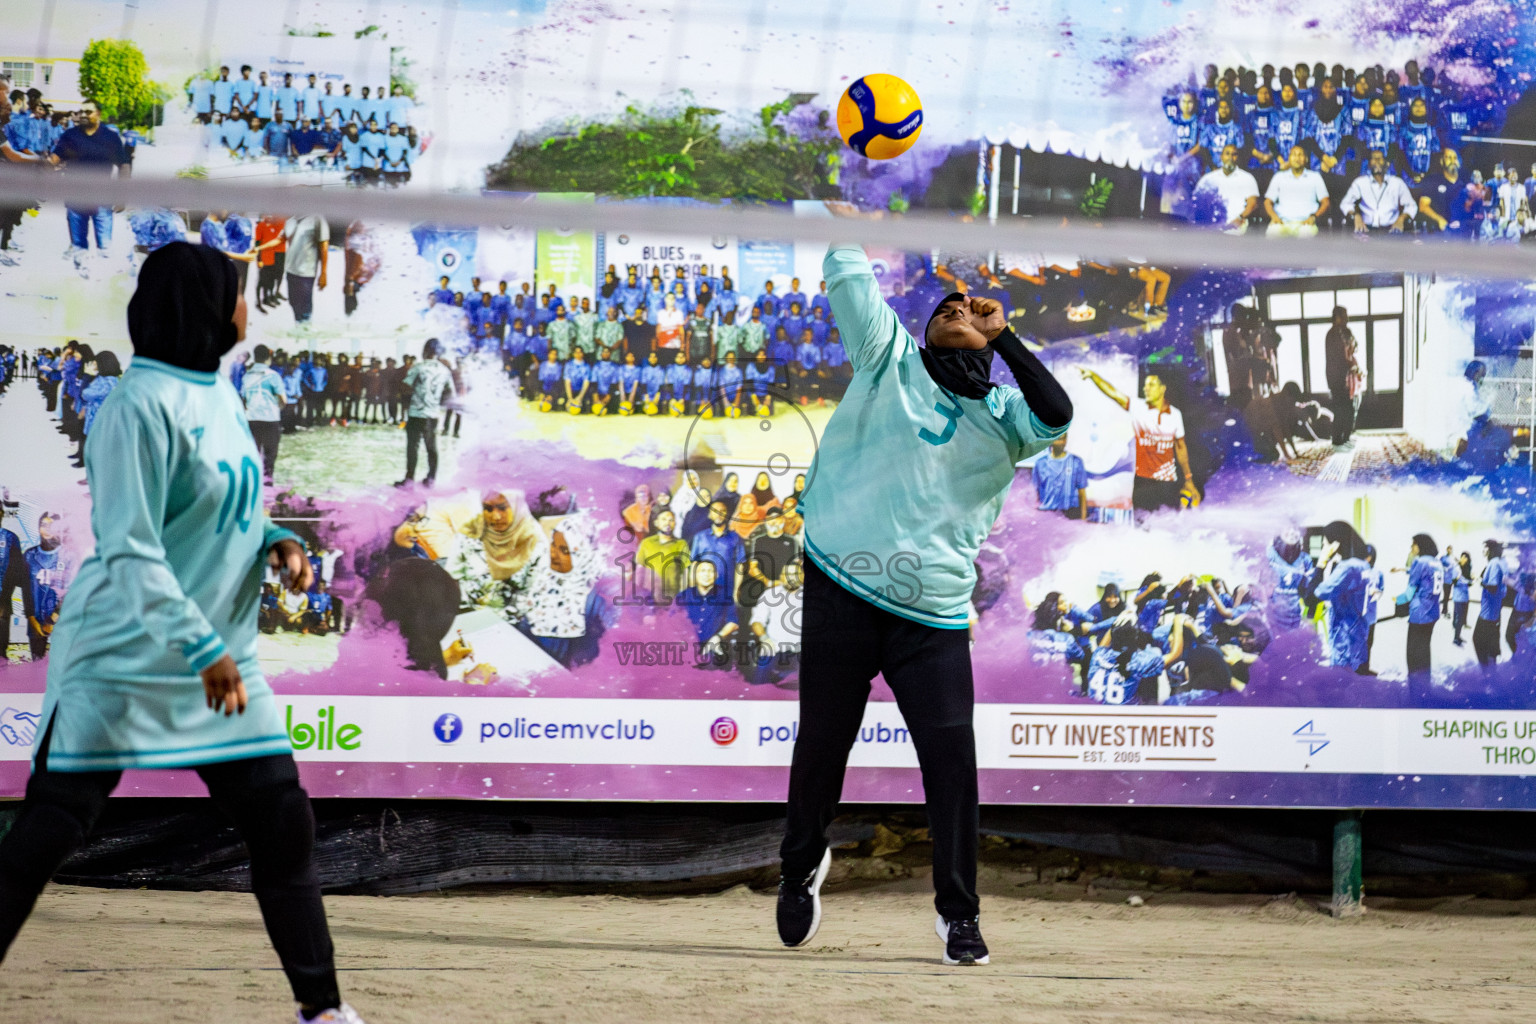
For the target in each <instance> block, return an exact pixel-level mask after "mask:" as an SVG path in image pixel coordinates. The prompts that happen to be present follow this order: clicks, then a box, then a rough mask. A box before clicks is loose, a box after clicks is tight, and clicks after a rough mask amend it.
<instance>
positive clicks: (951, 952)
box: [933, 914, 988, 967]
mask: <svg viewBox="0 0 1536 1024" xmlns="http://www.w3.org/2000/svg"><path fill="white" fill-rule="evenodd" d="M933 930H934V932H935V933H936V934H937V935H938V936H939V939H940V940H941V941H942V942H943V943H944V962H945V963H946V964H948V965H950V966H951V967H956V966H959V967H974V966H976V965H978V964H984V963H986V962H987V960H988V957H987V943H986V940H985V939H983V938H982V937H981V919H980V918H978V917H972V918H969V919H967V920H964V921H946V920H944V916H943V915H942V914H940V915H939V916H938V917H937V918H935V919H934V922H933Z"/></svg>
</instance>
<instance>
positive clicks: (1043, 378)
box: [973, 300, 1072, 441]
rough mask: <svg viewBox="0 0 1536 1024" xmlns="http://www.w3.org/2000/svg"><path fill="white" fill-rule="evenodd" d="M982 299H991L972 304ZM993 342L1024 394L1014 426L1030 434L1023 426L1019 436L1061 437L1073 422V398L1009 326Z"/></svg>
mask: <svg viewBox="0 0 1536 1024" xmlns="http://www.w3.org/2000/svg"><path fill="white" fill-rule="evenodd" d="M980 301H990V300H974V301H973V305H974V304H975V302H980ZM991 345H992V349H993V351H995V352H996V353H997V354H998V355H999V356H1001V357H1002V359H1003V362H1004V363H1005V364H1006V365H1007V366H1008V369H1009V371H1010V372H1011V373H1012V374H1013V379H1014V380H1015V381H1016V382H1018V385H1019V391H1020V392H1021V393H1022V395H1023V396H1024V403H1025V406H1026V407H1027V408H1026V409H1022V410H1017V412H1018V415H1017V416H1016V417H1015V420H1016V422H1015V425H1016V426H1021V427H1027V428H1028V431H1029V433H1025V431H1024V430H1022V429H1021V430H1020V431H1019V436H1021V437H1024V438H1028V437H1030V436H1031V435H1033V436H1034V437H1035V438H1037V439H1039V440H1043V441H1050V440H1052V439H1054V438H1057V437H1060V436H1061V434H1062V432H1063V431H1065V430H1066V429H1067V426H1068V424H1070V423H1071V422H1072V399H1070V398H1068V397H1067V392H1066V389H1064V388H1063V387H1062V386H1061V384H1060V383H1059V382H1058V381H1057V380H1056V378H1055V377H1054V376H1052V375H1051V371H1050V370H1047V369H1046V368H1045V364H1044V363H1042V362H1041V361H1040V359H1039V357H1038V356H1036V355H1035V354H1034V353H1033V352H1031V351H1030V350H1029V349H1027V348H1025V347H1024V343H1023V342H1022V341H1020V340H1019V338H1018V335H1016V334H1014V333H1013V331H1012V330H1010V329H1009V328H1007V327H1004V328H1003V329H1002V331H1001V332H999V333H998V335H997V336H996V337H994V338H992V340H991ZM1025 420H1027V421H1028V422H1027V423H1026V422H1024V421H1025Z"/></svg>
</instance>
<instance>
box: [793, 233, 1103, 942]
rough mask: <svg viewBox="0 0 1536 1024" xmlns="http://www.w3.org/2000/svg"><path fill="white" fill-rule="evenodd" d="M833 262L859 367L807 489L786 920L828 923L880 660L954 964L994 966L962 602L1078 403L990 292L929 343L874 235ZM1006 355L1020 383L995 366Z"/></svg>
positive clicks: (799, 938)
mask: <svg viewBox="0 0 1536 1024" xmlns="http://www.w3.org/2000/svg"><path fill="white" fill-rule="evenodd" d="M823 269H824V271H825V273H824V274H823V275H822V276H823V277H824V278H825V279H826V282H827V294H828V297H829V300H830V302H831V306H832V312H833V313H834V314H835V315H836V319H837V323H838V326H839V327H840V328H841V329H842V332H843V338H844V344H845V345H846V347H847V352H848V358H849V361H850V362H851V363H852V364H853V367H854V374H853V379H852V380H851V381H850V382H849V384H848V390H847V392H846V393H845V394H844V396H843V398H842V401H841V402H840V403H839V404H838V407H837V411H836V412H835V413H833V414H832V418H831V420H830V421H829V422H828V423H827V426H826V428H825V431H824V432H823V435H822V440H821V445H820V447H819V448H818V450H817V452H816V457H815V461H814V462H813V463H812V467H811V472H810V474H809V477H810V479H809V482H808V483H807V484H806V488H805V493H804V500H803V502H802V505H803V509H804V514H805V529H804V544H805V601H804V616H803V627H802V630H801V637H802V645H801V651H800V722H799V735H798V737H797V739H796V742H795V752H794V760H793V763H792V766H791V768H790V775H789V817H788V824H787V829H786V832H785V836H784V843H783V845H782V847H781V848H780V855H781V856H782V858H783V875H782V880H781V881H780V883H779V902H778V926H779V937H780V939H781V940H782V941H783V942H784V944H785V945H787V946H801V945H804V944H805V943H806V942H809V941H810V939H811V937H812V936H813V935H815V933H816V929H817V926H818V925H819V923H820V919H821V904H820V898H819V890H820V887H821V883H822V881H823V880H824V879H825V877H826V871H827V867H828V865H829V863H830V851H829V850H828V848H827V837H826V829H827V825H828V824H829V823H830V822H831V820H832V818H833V816H834V815H835V814H836V813H837V802H838V799H839V798H840V796H841V794H842V785H843V774H844V770H845V768H846V766H847V763H848V754H849V751H850V750H851V749H852V747H853V742H854V740H855V738H856V737H857V736H858V731H859V725H860V723H861V722H862V720H863V717H864V705H865V702H866V701H867V700H868V698H869V686H870V681H871V680H873V679H874V677H875V675H876V674H877V673H879V674H881V675H883V676H884V677H885V680H886V682H887V683H888V684H889V685H890V687H891V690H892V692H893V693H894V694H895V696H896V702H897V706H898V707H900V709H901V714H902V717H903V718H905V719H906V722H907V727H908V729H909V730H910V734H911V737H912V744H913V746H914V747H915V748H916V751H917V758H918V763H919V764H920V765H921V766H922V773H923V791H924V795H925V797H926V800H927V804H928V821H929V826H930V828H931V831H932V835H933V882H934V889H935V896H936V898H935V900H934V905H935V907H936V908H937V909H938V912H939V917H938V920H937V922H936V924H935V928H936V930H937V931H938V933H939V937H940V939H941V940H942V941H944V943H945V951H944V962H945V963H947V964H984V963H986V962H987V947H986V943H985V942H983V941H982V938H981V931H980V928H979V925H978V920H977V918H978V914H979V907H980V904H979V901H978V900H977V897H976V833H977V827H978V809H977V801H978V796H977V780H976V739H975V736H974V734H973V730H972V724H971V723H972V716H973V713H974V702H975V695H974V687H973V685H972V678H971V657H970V646H969V636H968V630H967V626H968V618H969V617H968V614H967V612H968V609H969V603H970V597H971V591H972V590H973V589H975V586H976V569H975V561H976V556H977V553H978V552H979V551H980V549H981V543H982V541H983V540H985V539H986V536H987V533H988V532H989V531H990V530H991V528H992V525H993V524H994V522H995V521H996V520H997V516H998V513H999V512H1000V511H1001V510H1002V506H1003V500H1004V498H1006V497H1007V495H1008V489H1009V487H1010V486H1011V485H1012V483H1013V477H1014V466H1015V465H1016V464H1017V463H1018V462H1019V461H1020V460H1022V459H1024V458H1027V457H1028V456H1030V455H1033V454H1034V453H1036V452H1039V451H1041V450H1043V449H1044V448H1045V447H1046V446H1048V445H1049V444H1050V443H1051V441H1052V439H1053V438H1055V437H1057V436H1059V435H1061V434H1062V433H1064V432H1065V431H1066V429H1067V426H1068V424H1069V422H1070V421H1071V419H1072V403H1071V401H1070V400H1069V399H1068V398H1067V395H1066V392H1065V391H1063V390H1062V388H1061V385H1060V384H1058V383H1057V382H1056V380H1055V379H1054V378H1053V377H1052V376H1051V375H1050V373H1049V371H1047V370H1046V368H1045V367H1044V366H1043V365H1041V363H1040V361H1039V360H1038V359H1036V358H1035V357H1034V355H1032V354H1031V353H1030V352H1029V350H1028V349H1026V348H1025V347H1024V345H1023V343H1022V342H1020V341H1019V339H1018V338H1017V337H1015V336H1014V334H1013V332H1012V331H1010V330H1008V329H1007V327H1006V326H1005V324H1004V320H1003V309H1002V306H1001V305H1000V304H999V303H997V302H996V301H994V300H990V299H967V298H966V297H965V296H964V295H962V294H960V293H958V292H956V293H954V294H951V295H948V296H946V297H945V298H944V300H943V301H942V302H940V303H939V305H938V308H937V309H935V310H934V313H933V316H932V317H931V318H930V319H929V321H928V326H927V328H926V330H925V331H924V334H925V340H926V342H927V344H926V346H925V347H923V348H918V345H917V342H916V341H915V340H914V339H913V338H912V336H911V335H910V334H908V333H907V332H906V330H905V329H904V328H903V327H902V325H901V321H900V320H899V319H898V317H897V315H896V312H895V310H893V309H892V308H891V307H890V306H889V305H888V304H887V303H886V301H885V300H884V298H882V296H881V294H880V286H879V284H878V283H876V281H875V275H874V272H873V271H872V270H871V269H870V264H869V259H868V257H867V256H865V254H864V252H863V250H861V249H860V248H858V247H857V246H839V245H835V246H833V247H832V248H831V249H830V250H829V251H828V252H827V256H826V260H825V261H824V263H823ZM994 353H996V354H998V355H1001V356H1002V357H1003V362H1004V363H1006V364H1007V366H1008V368H1009V369H1010V370H1011V371H1012V372H1013V376H1014V379H1015V380H1016V381H1017V382H1018V385H1019V386H1018V387H1004V386H1000V385H995V384H993V383H992V382H991V380H990V376H991V370H992V356H993V354H994Z"/></svg>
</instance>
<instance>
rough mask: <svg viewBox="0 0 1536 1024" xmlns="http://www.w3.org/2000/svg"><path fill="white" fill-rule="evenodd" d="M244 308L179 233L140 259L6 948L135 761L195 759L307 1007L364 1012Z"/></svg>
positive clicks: (37, 762)
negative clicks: (327, 880) (272, 582)
mask: <svg viewBox="0 0 1536 1024" xmlns="http://www.w3.org/2000/svg"><path fill="white" fill-rule="evenodd" d="M245 317H246V310H245V300H244V298H243V297H241V296H240V294H239V291H238V287H237V276H236V273H235V265H234V264H233V263H232V262H230V260H229V259H228V258H226V257H225V255H224V254H223V253H221V252H219V251H218V250H216V249H211V248H208V247H206V246H202V245H190V244H188V243H186V242H173V243H171V244H170V245H167V246H164V247H163V248H161V249H157V250H156V251H155V252H154V253H152V254H151V255H150V256H149V258H148V259H146V260H145V261H144V265H143V267H142V268H141V269H140V271H139V282H138V289H137V290H136V291H135V293H134V296H133V299H132V300H131V301H130V302H129V304H128V333H129V335H130V337H131V338H132V340H133V350H134V358H133V362H132V363H131V364H130V365H129V368H128V372H127V373H125V374H123V377H122V382H121V383H120V384H119V385H118V386H117V388H116V389H115V390H114V391H113V392H112V394H111V395H110V396H109V397H108V398H107V399H106V401H104V402H103V403H102V406H101V410H100V412H98V413H97V416H96V422H95V424H94V426H93V429H92V430H91V433H90V436H89V437H88V439H87V441H86V446H85V469H86V476H87V478H88V481H89V483H90V490H91V494H92V495H94V496H95V497H96V499H97V500H96V502H95V507H94V510H93V513H92V516H91V525H92V529H93V532H94V533H95V538H96V549H95V553H94V554H92V555H91V557H90V558H88V559H87V560H86V561H85V563H84V564H83V565H82V566H81V567H80V573H79V575H78V576H77V577H76V579H75V582H74V585H73V586H72V587H71V588H70V593H69V595H68V596H67V597H66V598H65V599H64V605H63V608H62V610H61V613H60V618H59V622H58V625H57V626H56V627H55V628H54V634H53V654H52V657H51V658H50V659H49V663H48V687H47V693H46V695H45V696H44V699H43V716H42V722H43V728H42V731H41V733H40V734H39V737H38V739H37V740H36V742H35V745H34V749H33V765H32V777H31V779H30V780H29V781H28V783H27V795H26V800H25V801H24V802H23V803H22V806H21V813H20V815H19V816H18V818H17V819H16V824H15V825H14V826H13V827H12V828H11V830H10V832H9V833H8V834H7V835H6V837H5V841H4V842H3V843H0V957H3V956H4V953H5V951H6V950H7V949H8V948H9V947H10V945H11V942H12V940H14V939H15V937H16V933H17V932H18V931H20V929H21V926H22V924H23V923H24V922H25V921H26V919H27V916H28V915H29V914H30V913H31V911H32V907H33V904H34V903H35V902H36V901H37V897H38V894H39V893H41V892H42V890H43V887H44V886H45V885H46V884H47V882H48V880H49V879H50V878H51V877H53V873H54V872H55V871H56V870H57V869H58V868H59V866H60V865H61V864H63V863H64V861H65V860H66V859H67V858H68V857H69V855H70V854H71V853H72V852H73V851H74V850H75V848H76V847H78V846H79V845H80V844H81V843H82V842H83V841H84V840H85V837H86V836H87V834H89V832H90V830H91V826H92V825H93V824H94V823H95V821H96V819H97V817H98V816H99V815H100V814H101V812H102V810H103V808H104V807H105V806H106V802H107V797H108V796H109V795H110V794H111V792H112V790H113V788H114V787H115V786H116V785H117V782H118V780H119V778H121V776H122V771H123V769H124V768H195V769H196V770H197V773H198V774H199V775H200V776H201V777H202V779H203V782H204V783H205V784H206V785H207V787H208V794H209V796H211V797H212V798H213V799H214V801H215V802H217V803H218V804H219V805H220V806H221V807H222V808H223V809H224V810H225V812H226V813H228V814H229V815H230V817H232V818H233V819H234V822H235V825H236V826H237V827H238V829H239V830H240V834H241V836H242V837H243V838H244V839H245V842H246V845H247V846H248V847H249V849H250V854H251V888H252V889H253V890H254V892H255V894H256V900H257V902H258V903H259V904H260V906H261V912H262V917H263V919H264V920H265V921H266V925H267V932H268V934H269V935H270V936H271V938H272V944H273V946H274V947H275V948H276V950H277V954H278V957H279V959H280V960H281V961H282V965H283V970H284V971H285V972H286V973H287V975H288V980H289V983H290V984H291V985H292V987H293V993H294V997H295V998H296V999H297V1000H298V1003H299V1011H298V1018H299V1020H300V1021H325V1022H348V1024H360V1022H361V1018H360V1017H358V1015H357V1013H356V1012H355V1011H354V1010H352V1009H351V1008H350V1007H349V1006H347V1005H346V1004H344V1003H343V1002H342V1001H341V996H340V993H339V991H338V988H337V983H336V967H335V961H334V955H333V952H332V948H331V939H330V933H329V931H328V929H327V927H326V921H325V910H324V908H323V906H322V905H321V902H320V882H319V875H318V873H317V871H316V868H315V862H314V858H313V848H314V833H315V820H314V814H313V812H312V811H311V809H310V805H309V796H308V794H306V793H305V792H304V790H303V789H302V788H301V787H300V786H299V775H298V771H297V769H296V767H295V766H294V762H293V751H292V747H291V746H290V744H289V741H288V736H287V734H286V732H285V731H284V729H283V726H282V724H281V721H280V720H279V716H278V712H277V708H276V699H275V698H274V696H273V694H272V690H271V689H270V688H269V687H268V686H267V683H266V680H265V679H263V678H262V675H261V669H260V666H259V665H258V663H257V660H256V609H257V604H258V602H259V600H260V596H261V579H262V573H263V565H264V564H265V563H267V562H269V561H270V562H271V563H272V564H274V565H279V566H281V567H283V568H284V569H285V570H286V571H287V573H288V586H289V587H290V588H292V589H293V590H294V591H296V592H303V591H305V590H307V589H308V588H309V586H310V583H311V581H312V579H313V570H312V569H311V567H310V564H309V561H308V559H307V558H305V555H304V548H303V545H302V544H300V543H299V540H298V538H297V537H295V536H294V535H293V534H292V533H289V532H288V531H287V530H283V529H279V528H278V527H276V526H274V525H273V524H272V523H271V522H270V521H269V520H267V518H266V516H265V514H264V513H263V511H262V503H261V463H260V461H259V460H258V456H257V453H256V445H255V443H254V442H253V441H252V440H251V434H250V430H249V429H248V428H247V426H246V422H245V416H244V415H243V413H242V411H241V405H240V399H239V396H237V395H236V394H235V391H234V389H233V388H232V387H231V386H230V384H229V382H228V381H227V380H225V379H224V378H222V377H221V376H220V375H219V373H218V370H219V357H220V356H222V355H223V354H224V353H225V352H227V351H229V349H230V348H231V347H233V346H234V344H235V343H236V342H237V341H239V340H240V339H241V338H242V337H244V335H245ZM87 608H89V609H90V611H89V615H87V612H86V609H87Z"/></svg>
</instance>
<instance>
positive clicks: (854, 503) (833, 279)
mask: <svg viewBox="0 0 1536 1024" xmlns="http://www.w3.org/2000/svg"><path fill="white" fill-rule="evenodd" d="M822 277H823V278H825V279H826V282H827V297H828V299H829V300H830V301H831V304H832V313H833V315H834V316H835V317H836V319H837V325H838V327H839V328H840V329H841V331H842V335H843V344H844V346H845V347H846V349H847V352H848V359H849V361H850V362H851V363H852V365H853V368H854V374H853V380H852V382H851V383H850V384H849V387H848V391H847V394H846V395H845V396H844V397H843V400H842V402H841V403H839V405H838V407H837V411H836V412H835V413H833V414H832V419H831V420H830V421H829V422H828V423H827V426H826V430H825V432H824V435H823V436H822V439H821V443H820V445H819V446H818V448H817V451H816V457H815V460H814V461H813V462H812V464H811V469H810V472H809V473H808V474H807V481H806V489H805V494H804V500H803V502H802V508H803V512H804V515H805V550H806V555H807V556H808V557H809V558H811V560H812V561H814V562H815V563H816V565H817V566H818V567H819V568H820V569H821V570H822V571H823V572H825V573H826V574H827V575H828V576H830V577H832V579H834V580H835V581H837V582H838V583H839V584H841V585H842V586H843V587H844V588H846V589H847V590H849V591H850V592H852V593H854V594H857V595H858V596H859V597H861V598H864V599H865V600H867V601H869V602H870V603H872V604H874V605H876V606H877V607H880V608H883V609H885V610H886V611H889V612H892V613H894V614H896V615H900V616H902V617H903V618H906V619H910V620H912V621H914V622H920V623H923V624H924V625H928V626H935V627H938V628H941V629H964V628H966V626H967V624H968V618H969V615H968V612H969V601H970V597H971V591H972V590H973V589H974V588H975V586H976V570H975V561H976V555H977V552H979V551H980V550H981V544H982V542H983V541H984V540H985V539H986V537H987V534H988V532H989V531H990V530H991V529H992V525H993V524H994V523H995V522H996V521H997V517H998V514H999V513H1000V512H1001V511H1002V508H1003V501H1004V500H1005V499H1006V498H1007V496H1008V488H1009V487H1010V486H1011V485H1012V484H1013V477H1014V465H1015V463H1017V462H1019V461H1020V460H1021V459H1025V458H1028V457H1029V456H1030V455H1033V454H1035V453H1036V452H1038V451H1041V450H1042V449H1044V448H1045V447H1047V446H1048V445H1049V444H1050V443H1051V441H1052V439H1054V438H1056V437H1059V436H1060V435H1061V434H1062V433H1063V432H1065V431H1066V429H1067V427H1066V426H1065V425H1063V426H1060V427H1055V428H1052V427H1048V426H1046V425H1045V424H1044V423H1042V422H1040V420H1039V418H1038V417H1037V416H1035V414H1034V413H1033V412H1032V411H1031V410H1030V408H1029V404H1028V402H1026V401H1025V399H1024V395H1023V393H1022V392H1020V391H1019V390H1018V389H1017V388H1013V387H1005V386H998V387H994V388H993V389H992V390H991V391H990V392H988V394H987V396H986V398H962V397H959V396H957V395H954V394H953V393H951V392H949V391H947V390H945V389H944V388H941V387H940V386H939V385H938V384H937V383H936V382H935V381H934V380H933V378H932V377H931V376H929V374H928V371H927V369H925V368H924V366H923V361H922V356H921V355H919V353H918V347H917V342H916V341H915V340H914V339H913V337H912V335H910V334H908V333H907V331H906V330H905V329H904V328H903V327H902V326H901V321H900V319H899V318H898V317H897V316H896V313H895V311H894V310H892V309H891V307H890V306H889V305H888V304H887V303H886V302H885V299H884V298H883V297H882V296H881V294H880V286H879V284H878V283H877V282H876V281H875V276H874V273H873V271H872V270H871V269H870V265H869V259H868V257H866V256H865V255H864V251H863V249H861V248H859V247H858V246H845V245H834V246H832V247H831V249H829V250H828V252H827V256H826V260H825V261H824V262H823V264H822Z"/></svg>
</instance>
